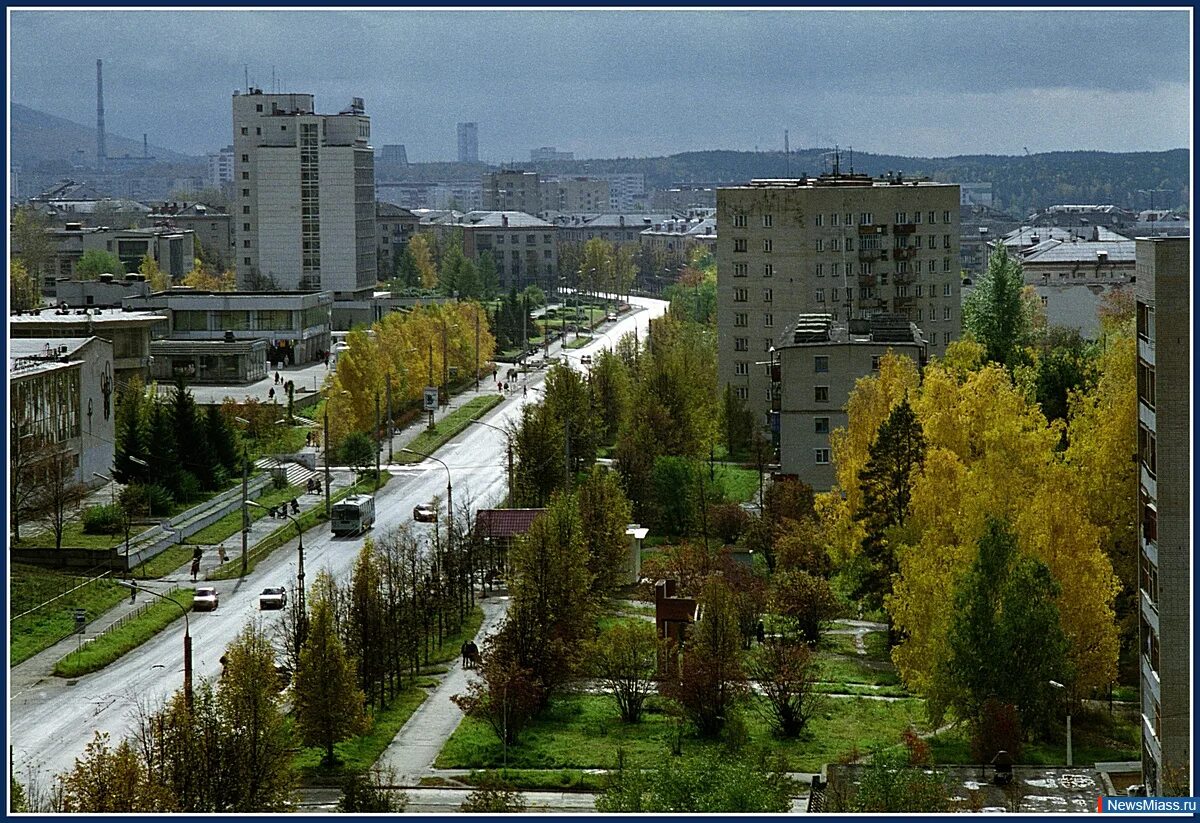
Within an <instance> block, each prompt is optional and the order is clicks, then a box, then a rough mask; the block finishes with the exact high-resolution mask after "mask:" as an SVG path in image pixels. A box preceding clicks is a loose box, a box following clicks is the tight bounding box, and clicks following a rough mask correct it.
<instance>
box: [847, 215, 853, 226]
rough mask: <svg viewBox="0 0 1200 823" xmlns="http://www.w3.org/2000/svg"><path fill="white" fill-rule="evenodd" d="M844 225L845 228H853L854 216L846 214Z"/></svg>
mask: <svg viewBox="0 0 1200 823" xmlns="http://www.w3.org/2000/svg"><path fill="white" fill-rule="evenodd" d="M845 223H846V225H847V226H853V225H854V215H853V214H850V213H849V212H847V213H846V220H845Z"/></svg>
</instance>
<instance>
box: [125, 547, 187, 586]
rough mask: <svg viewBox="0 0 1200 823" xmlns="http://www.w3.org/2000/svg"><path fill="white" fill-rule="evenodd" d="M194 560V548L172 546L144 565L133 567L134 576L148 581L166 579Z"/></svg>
mask: <svg viewBox="0 0 1200 823" xmlns="http://www.w3.org/2000/svg"><path fill="white" fill-rule="evenodd" d="M191 560H192V547H191V546H189V545H187V544H186V543H184V544H182V545H177V546H171V547H170V548H168V549H164V550H163V551H161V552H159V553H158V554H156V555H154V557H151V558H150V559H149V560H147V561H146V562H144V563H139V564H138V565H136V566H134V567H133V576H134V577H138V578H141V579H142V580H148V579H150V578H159V577H165V576H166V575H168V574H170V573H171V572H173V571H176V570H177V569H178V568H179V567H180V566H182V565H184V564H185V563H190V562H191Z"/></svg>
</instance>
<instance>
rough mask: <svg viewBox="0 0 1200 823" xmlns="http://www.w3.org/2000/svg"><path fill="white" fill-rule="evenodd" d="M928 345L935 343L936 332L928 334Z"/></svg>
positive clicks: (934, 344)
mask: <svg viewBox="0 0 1200 823" xmlns="http://www.w3.org/2000/svg"><path fill="white" fill-rule="evenodd" d="M929 345H931V346H936V345H937V332H934V333H933V334H931V335H929Z"/></svg>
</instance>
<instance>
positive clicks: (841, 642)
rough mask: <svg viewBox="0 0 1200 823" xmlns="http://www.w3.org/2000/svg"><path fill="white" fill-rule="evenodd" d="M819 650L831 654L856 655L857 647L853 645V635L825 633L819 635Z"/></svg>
mask: <svg viewBox="0 0 1200 823" xmlns="http://www.w3.org/2000/svg"><path fill="white" fill-rule="evenodd" d="M819 648H820V650H821V651H823V652H830V653H831V654H853V655H856V654H858V647H857V646H855V645H854V635H852V634H833V633H832V632H825V633H824V634H822V635H821V644H820V647H819Z"/></svg>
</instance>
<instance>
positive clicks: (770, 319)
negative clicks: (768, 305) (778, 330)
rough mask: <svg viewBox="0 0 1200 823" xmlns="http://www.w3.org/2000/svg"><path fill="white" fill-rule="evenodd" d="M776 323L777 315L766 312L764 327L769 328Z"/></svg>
mask: <svg viewBox="0 0 1200 823" xmlns="http://www.w3.org/2000/svg"><path fill="white" fill-rule="evenodd" d="M774 325H775V315H773V314H764V315H763V328H767V329H769V328H771V327H772V326H774Z"/></svg>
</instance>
